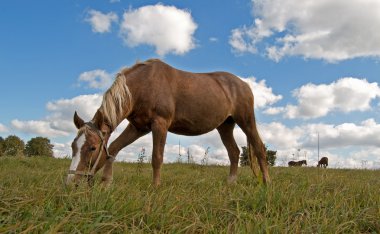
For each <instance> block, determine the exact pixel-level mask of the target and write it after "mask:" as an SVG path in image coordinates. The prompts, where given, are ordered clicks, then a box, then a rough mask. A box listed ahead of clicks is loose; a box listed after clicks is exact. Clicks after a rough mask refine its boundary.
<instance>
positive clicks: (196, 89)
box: [66, 59, 270, 186]
mask: <svg viewBox="0 0 380 234" xmlns="http://www.w3.org/2000/svg"><path fill="white" fill-rule="evenodd" d="M253 104H254V101H253V95H252V91H251V89H250V87H249V86H248V84H246V82H244V81H242V80H241V79H239V78H238V77H236V76H234V75H232V74H230V73H227V72H212V73H191V72H185V71H181V70H177V69H175V68H173V67H171V66H169V65H168V64H165V63H164V62H162V61H160V60H158V59H151V60H148V61H145V62H141V63H137V64H135V65H134V66H132V67H131V68H126V69H123V70H121V71H120V73H118V74H117V76H116V79H115V81H114V83H113V84H112V86H111V87H110V88H109V89H108V90H107V91H106V92H105V94H104V95H103V101H102V104H101V106H100V108H99V109H98V110H97V112H96V113H95V115H94V117H93V119H92V120H91V121H90V122H85V121H83V120H82V119H81V118H80V117H79V116H78V115H77V113H76V112H75V114H74V124H75V126H76V127H77V128H78V134H77V136H76V138H75V139H74V141H73V143H72V151H73V159H72V162H71V166H70V170H69V174H68V176H67V180H66V182H67V183H68V184H69V183H71V182H75V183H76V182H77V181H78V180H79V179H80V178H81V177H87V178H90V179H91V178H92V177H93V176H94V174H95V173H96V172H97V171H98V170H99V169H101V168H102V167H104V169H103V176H102V182H103V183H104V184H105V185H108V184H110V183H111V181H112V164H113V160H114V158H115V156H116V155H117V154H118V152H119V151H120V150H121V149H123V148H124V147H126V146H127V145H129V144H131V143H132V142H134V141H135V140H137V139H138V138H140V137H141V136H144V135H145V134H147V133H149V132H152V136H153V150H152V167H153V184H154V185H156V186H157V185H159V184H160V168H161V164H162V162H163V154H164V147H165V142H166V136H167V133H168V131H169V132H172V133H176V134H181V135H188V136H196V135H200V134H204V133H207V132H210V131H211V130H213V129H215V128H216V129H217V130H218V132H219V134H220V137H221V139H222V142H223V144H224V146H225V147H226V149H227V151H228V156H229V159H230V162H231V165H230V174H229V181H230V182H233V181H235V180H236V178H237V169H238V163H239V154H240V152H239V147H238V146H237V144H236V142H235V139H234V137H233V130H234V128H235V124H237V125H238V126H240V128H241V129H242V130H243V132H244V133H245V135H246V136H247V139H248V142H249V144H250V145H251V147H252V149H253V153H254V155H255V156H256V157H257V159H258V163H259V166H260V169H261V172H262V174H263V181H264V183H268V182H270V178H269V173H268V168H267V160H266V154H265V148H264V144H263V142H262V141H261V139H260V136H259V133H258V131H257V127H256V121H255V115H254V110H253ZM124 119H127V120H128V121H129V124H128V126H127V128H126V129H125V130H124V131H123V132H122V133H121V135H120V136H119V137H118V138H117V139H115V141H113V142H112V143H111V144H110V146H109V147H108V148H107V142H108V139H109V137H110V135H111V133H112V132H113V131H114V129H115V128H116V127H117V126H118V125H119V124H120V123H121V122H122V121H123V120H124ZM90 179H89V181H90ZM91 180H92V179H91Z"/></svg>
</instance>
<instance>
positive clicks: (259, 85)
mask: <svg viewBox="0 0 380 234" xmlns="http://www.w3.org/2000/svg"><path fill="white" fill-rule="evenodd" d="M241 79H242V80H243V81H245V82H247V83H248V85H249V87H250V88H251V90H252V92H253V95H254V98H255V99H254V100H255V103H254V105H255V108H263V107H265V106H268V105H272V104H274V103H276V102H278V101H279V100H281V99H282V96H281V95H275V94H274V93H273V91H272V88H271V87H268V86H267V85H266V83H265V80H260V81H259V82H256V78H255V77H249V78H241Z"/></svg>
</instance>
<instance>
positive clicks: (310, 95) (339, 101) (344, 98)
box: [265, 77, 380, 119]
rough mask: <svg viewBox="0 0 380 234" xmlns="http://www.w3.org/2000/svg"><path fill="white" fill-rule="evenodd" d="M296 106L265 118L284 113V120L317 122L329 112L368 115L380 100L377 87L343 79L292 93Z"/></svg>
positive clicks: (362, 81)
mask: <svg viewBox="0 0 380 234" xmlns="http://www.w3.org/2000/svg"><path fill="white" fill-rule="evenodd" d="M293 96H294V97H295V98H297V102H298V103H297V105H287V106H286V107H277V108H272V109H267V110H266V111H265V113H266V114H278V113H281V112H282V113H284V116H285V117H286V118H290V119H294V118H304V119H309V118H318V117H322V116H326V115H327V114H328V113H330V112H332V111H341V112H344V113H348V112H352V111H367V110H369V109H370V108H371V101H373V100H374V99H376V98H379V97H380V87H379V85H378V84H377V83H376V82H373V83H369V82H368V81H367V80H366V79H358V78H352V77H345V78H341V79H339V80H337V81H336V82H333V83H331V84H320V85H316V84H312V83H309V84H306V85H303V86H301V87H300V88H299V89H296V90H294V91H293Z"/></svg>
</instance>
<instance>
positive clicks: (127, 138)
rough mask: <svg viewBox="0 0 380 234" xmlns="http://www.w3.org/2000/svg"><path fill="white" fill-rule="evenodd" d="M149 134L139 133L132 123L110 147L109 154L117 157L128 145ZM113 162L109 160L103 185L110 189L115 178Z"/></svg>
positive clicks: (103, 177)
mask: <svg viewBox="0 0 380 234" xmlns="http://www.w3.org/2000/svg"><path fill="white" fill-rule="evenodd" d="M147 133H148V132H143V131H139V130H138V129H136V128H135V126H133V125H132V124H131V123H129V124H128V126H127V127H126V128H125V130H124V131H123V132H122V133H121V134H120V136H118V137H117V138H116V139H115V140H114V141H113V142H112V143H111V145H110V146H109V148H108V152H109V154H110V155H111V156H114V157H116V155H117V154H118V153H119V151H120V150H121V149H123V148H124V147H126V146H127V145H129V144H131V143H133V142H134V141H135V140H137V139H138V138H140V137H141V136H143V135H145V134H147ZM112 174H113V160H107V161H106V163H105V165H104V168H103V176H102V184H103V185H105V186H106V187H108V186H109V185H110V184H111V183H112V177H113V175H112Z"/></svg>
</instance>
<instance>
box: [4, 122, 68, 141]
mask: <svg viewBox="0 0 380 234" xmlns="http://www.w3.org/2000/svg"><path fill="white" fill-rule="evenodd" d="M11 124H12V127H13V128H15V129H16V130H18V131H22V132H25V133H30V134H36V135H40V136H48V137H56V136H67V135H69V134H68V133H67V132H66V131H61V130H57V129H53V128H52V127H51V126H50V123H49V122H48V121H40V120H29V121H20V120H18V119H14V120H12V122H11Z"/></svg>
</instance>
